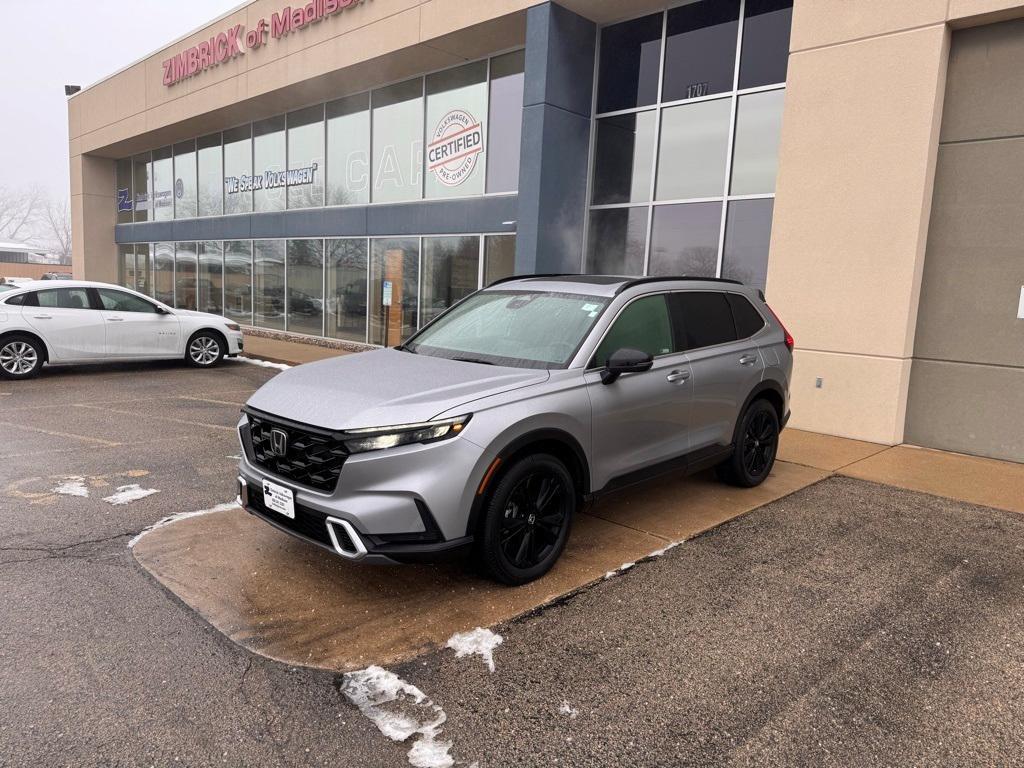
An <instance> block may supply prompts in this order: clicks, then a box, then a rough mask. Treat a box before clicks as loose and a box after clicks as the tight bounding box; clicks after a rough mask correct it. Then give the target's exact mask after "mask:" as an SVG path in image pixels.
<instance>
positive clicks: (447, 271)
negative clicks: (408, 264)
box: [420, 237, 480, 325]
mask: <svg viewBox="0 0 1024 768" xmlns="http://www.w3.org/2000/svg"><path fill="white" fill-rule="evenodd" d="M479 281H480V238H479V237H425V238H423V294H422V296H421V297H420V306H421V310H420V315H421V317H420V325H426V324H427V323H429V322H430V321H431V320H433V319H434V318H435V317H437V316H438V315H439V314H441V313H442V312H444V311H445V310H446V309H448V307H450V306H451V305H452V304H454V303H456V302H457V301H460V300H462V299H464V298H465V297H466V296H469V294H471V293H472V292H473V291H475V290H476V289H477V283H478V282H479Z"/></svg>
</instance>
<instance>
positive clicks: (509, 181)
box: [487, 51, 526, 193]
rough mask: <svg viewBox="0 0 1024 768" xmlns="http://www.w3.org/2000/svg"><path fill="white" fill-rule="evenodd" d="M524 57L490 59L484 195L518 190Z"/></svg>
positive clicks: (521, 52)
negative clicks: (489, 150)
mask: <svg viewBox="0 0 1024 768" xmlns="http://www.w3.org/2000/svg"><path fill="white" fill-rule="evenodd" d="M525 71H526V53H525V52H524V51H516V52H514V53H507V54H505V55H504V56H496V57H495V58H493V59H491V98H490V117H489V120H488V125H487V138H488V148H491V147H493V148H494V151H493V152H488V154H487V191H488V192H489V193H495V192H515V191H516V190H517V189H519V155H520V146H521V144H522V139H523V86H524V83H525V77H524V73H525Z"/></svg>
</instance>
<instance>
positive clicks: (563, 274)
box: [484, 272, 570, 288]
mask: <svg viewBox="0 0 1024 768" xmlns="http://www.w3.org/2000/svg"><path fill="white" fill-rule="evenodd" d="M535 277H570V274H569V273H568V272H558V273H555V272H551V273H550V274H540V275H509V276H508V277H502V278H499V279H498V280H495V281H494V282H493V283H488V284H487V285H486V286H484V287H485V288H490V287H492V286H495V285H500V284H501V283H508V282H510V281H512V280H529V279H531V278H535Z"/></svg>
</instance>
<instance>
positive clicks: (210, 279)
mask: <svg viewBox="0 0 1024 768" xmlns="http://www.w3.org/2000/svg"><path fill="white" fill-rule="evenodd" d="M198 250H199V281H198V287H199V307H198V308H199V311H200V312H212V313H213V314H215V315H222V314H224V301H223V298H224V297H223V290H224V249H223V247H222V245H221V244H220V242H219V241H215V240H206V241H204V242H201V243H199V244H198Z"/></svg>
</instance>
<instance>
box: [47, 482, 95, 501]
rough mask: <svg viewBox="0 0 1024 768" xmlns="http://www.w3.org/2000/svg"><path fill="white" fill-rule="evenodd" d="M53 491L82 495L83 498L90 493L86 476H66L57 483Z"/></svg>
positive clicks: (67, 494)
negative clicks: (86, 483)
mask: <svg viewBox="0 0 1024 768" xmlns="http://www.w3.org/2000/svg"><path fill="white" fill-rule="evenodd" d="M53 492H54V493H59V494H62V495H64V496H81V497H83V498H84V497H88V495H89V489H88V488H87V487H86V485H85V478H84V477H66V478H64V479H63V480H61V481H60V483H58V484H57V487H56V488H54V489H53Z"/></svg>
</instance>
